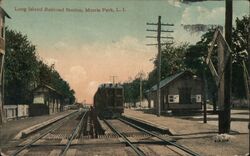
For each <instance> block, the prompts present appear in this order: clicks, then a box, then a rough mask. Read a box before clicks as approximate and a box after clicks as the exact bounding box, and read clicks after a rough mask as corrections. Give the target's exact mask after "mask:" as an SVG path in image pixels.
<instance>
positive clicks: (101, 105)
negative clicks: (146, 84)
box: [94, 84, 124, 118]
mask: <svg viewBox="0 0 250 156" xmlns="http://www.w3.org/2000/svg"><path fill="white" fill-rule="evenodd" d="M123 102H124V94H123V87H122V86H121V85H119V84H101V85H100V86H99V87H98V90H97V91H96V93H95V95H94V108H95V110H96V112H97V114H98V116H99V117H101V118H117V117H119V116H121V114H122V113H123V112H124V105H123Z"/></svg>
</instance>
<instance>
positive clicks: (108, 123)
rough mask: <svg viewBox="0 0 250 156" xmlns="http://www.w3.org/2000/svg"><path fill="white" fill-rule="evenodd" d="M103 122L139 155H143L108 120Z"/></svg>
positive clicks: (143, 155)
mask: <svg viewBox="0 0 250 156" xmlns="http://www.w3.org/2000/svg"><path fill="white" fill-rule="evenodd" d="M104 122H105V123H106V124H107V125H108V126H109V128H110V129H111V130H112V131H114V132H115V133H116V134H117V135H118V136H120V137H121V138H122V139H123V140H124V141H125V142H126V143H127V144H128V145H129V146H130V147H131V148H132V149H133V150H134V151H135V153H136V154H137V155H139V156H145V154H144V153H143V152H142V151H141V150H140V149H139V148H138V147H137V146H135V145H134V144H133V143H132V142H131V141H130V140H129V139H128V138H127V137H126V136H125V135H124V134H122V133H121V132H120V131H119V130H118V129H116V128H115V127H114V126H113V125H112V124H111V123H110V122H108V121H107V120H104Z"/></svg>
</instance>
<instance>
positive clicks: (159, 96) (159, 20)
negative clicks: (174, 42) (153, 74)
mask: <svg viewBox="0 0 250 156" xmlns="http://www.w3.org/2000/svg"><path fill="white" fill-rule="evenodd" d="M147 25H157V30H150V29H147V30H146V31H153V32H157V37H155V36H146V38H157V44H147V45H148V46H152V45H153V46H154V45H157V47H158V57H157V115H158V116H160V115H161V89H160V81H161V45H164V43H161V39H162V38H166V39H173V37H161V33H162V32H173V31H169V30H162V29H161V26H174V24H163V23H161V16H158V23H147ZM165 44H168V43H165Z"/></svg>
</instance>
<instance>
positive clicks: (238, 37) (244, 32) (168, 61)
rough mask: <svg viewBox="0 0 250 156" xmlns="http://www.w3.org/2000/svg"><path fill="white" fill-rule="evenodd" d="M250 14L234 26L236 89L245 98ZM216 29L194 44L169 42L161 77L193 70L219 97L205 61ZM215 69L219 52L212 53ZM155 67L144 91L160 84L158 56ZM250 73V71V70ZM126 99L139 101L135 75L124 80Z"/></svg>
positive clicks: (233, 82)
mask: <svg viewBox="0 0 250 156" xmlns="http://www.w3.org/2000/svg"><path fill="white" fill-rule="evenodd" d="M249 21H250V19H249V16H243V18H242V19H238V18H237V19H236V27H235V28H233V36H232V37H233V38H232V40H233V47H232V52H233V53H232V56H233V64H232V75H233V77H232V92H233V95H234V96H235V97H244V96H245V94H244V90H245V88H244V79H243V69H242V61H245V62H246V64H247V67H248V70H249V67H250V56H249V54H248V53H247V48H248V47H247V46H248V42H247V41H248V37H249V28H248V25H249ZM214 32H215V29H210V30H208V31H207V32H206V33H204V34H203V35H202V36H201V40H200V41H198V42H197V43H196V44H194V45H188V44H181V45H174V44H173V45H168V46H166V47H164V48H162V63H161V79H165V78H166V77H167V76H169V75H172V74H176V73H178V72H180V71H183V70H191V71H192V72H194V73H195V74H196V75H198V76H199V77H201V78H203V79H206V80H207V85H208V95H209V97H211V98H213V99H216V97H217V95H216V93H217V87H216V85H215V81H214V79H213V77H212V75H211V72H210V70H209V69H208V66H207V65H206V64H205V58H206V57H207V53H208V47H209V45H210V42H211V41H212V39H213V35H214ZM211 59H212V60H213V63H214V65H215V68H217V64H218V59H217V54H216V53H213V54H212V56H211ZM153 63H154V67H155V68H154V69H153V70H152V71H151V72H150V73H149V74H148V78H147V79H146V80H144V82H143V87H144V88H143V90H144V91H146V90H148V89H150V88H151V87H152V86H153V85H155V84H156V83H157V59H155V61H154V62H153ZM249 73H250V70H249ZM124 87H125V91H126V92H125V101H126V100H127V101H131V102H134V101H138V99H139V83H138V79H137V78H135V79H134V80H131V81H130V82H127V83H124Z"/></svg>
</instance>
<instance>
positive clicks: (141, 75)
mask: <svg viewBox="0 0 250 156" xmlns="http://www.w3.org/2000/svg"><path fill="white" fill-rule="evenodd" d="M143 77H144V74H143V71H141V72H140V107H141V106H142V79H143Z"/></svg>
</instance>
